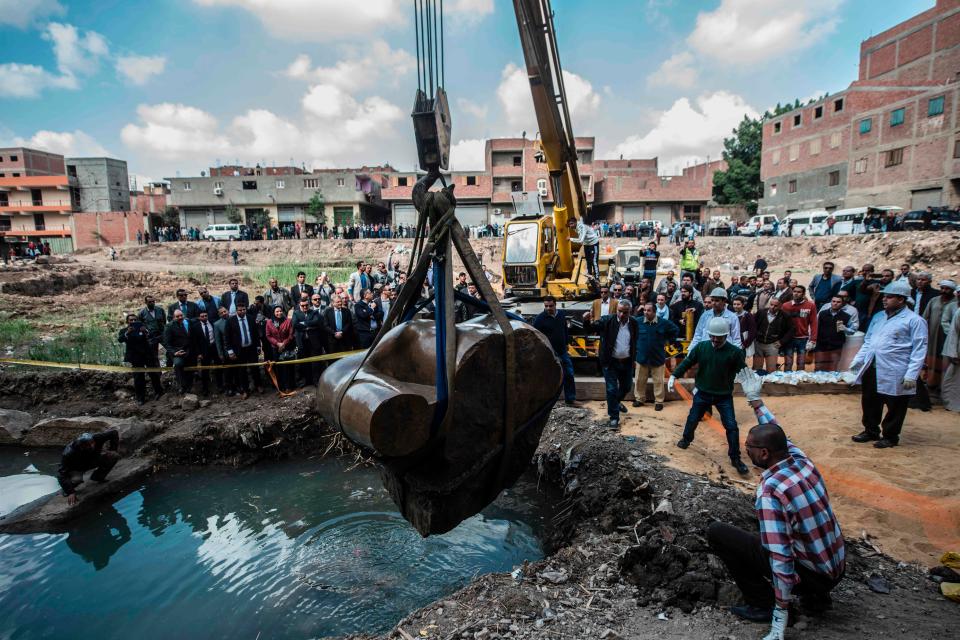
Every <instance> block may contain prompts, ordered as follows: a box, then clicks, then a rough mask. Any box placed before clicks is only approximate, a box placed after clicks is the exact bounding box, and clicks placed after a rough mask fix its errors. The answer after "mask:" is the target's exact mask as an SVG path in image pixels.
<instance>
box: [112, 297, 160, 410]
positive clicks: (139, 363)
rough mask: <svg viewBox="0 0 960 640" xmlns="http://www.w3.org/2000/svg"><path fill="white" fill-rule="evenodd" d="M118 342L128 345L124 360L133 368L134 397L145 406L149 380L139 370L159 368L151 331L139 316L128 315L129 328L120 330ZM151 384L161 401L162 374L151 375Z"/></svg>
mask: <svg viewBox="0 0 960 640" xmlns="http://www.w3.org/2000/svg"><path fill="white" fill-rule="evenodd" d="M117 340H118V341H119V342H121V343H123V344H124V345H126V352H125V353H124V356H123V359H124V361H126V362H129V363H130V364H131V365H132V366H133V369H134V373H133V390H134V396H135V397H136V398H137V404H143V403H144V402H146V401H147V397H146V396H147V380H146V378H145V376H144V374H143V372H142V371H141V372H140V373H137V370H138V369H144V368H146V367H154V366H157V365H155V364H154V360H156V357H157V356H156V347H155V346H153V345H151V344H150V330H149V329H147V327H146V326H145V325H144V324H143V323H142V322H140V320H139V319H138V318H137V316H135V315H134V314H132V313H128V314H127V326H126V327H124V328H123V329H120V334H119V335H118V336H117ZM150 383H151V384H152V385H153V392H154V394H155V395H156V397H157V399H159V398H160V396H162V395H163V387H162V386H161V384H160V374H159V373H155V372H154V373H151V374H150Z"/></svg>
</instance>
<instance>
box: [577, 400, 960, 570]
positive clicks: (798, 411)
mask: <svg viewBox="0 0 960 640" xmlns="http://www.w3.org/2000/svg"><path fill="white" fill-rule="evenodd" d="M764 401H765V402H766V404H767V405H768V406H769V407H770V409H771V411H773V413H774V415H775V416H776V417H777V420H778V422H779V423H780V424H781V425H782V426H783V427H784V428H785V430H786V432H787V435H788V436H789V437H790V439H791V440H792V441H793V442H794V444H796V445H797V446H798V447H800V448H801V449H803V451H804V452H805V453H806V454H807V455H808V456H810V458H811V460H813V461H814V464H816V465H817V467H818V468H819V469H820V470H821V472H822V473H823V474H824V476H825V478H826V481H827V488H828V490H829V491H830V495H831V499H832V503H833V505H834V508H835V509H836V512H837V516H838V517H839V518H840V524H841V527H842V528H843V530H844V534H845V535H846V536H847V537H854V538H861V537H864V533H865V534H866V536H867V537H868V538H869V539H870V541H871V542H872V543H873V544H875V545H877V546H878V547H879V548H880V549H882V550H883V551H884V553H887V554H889V555H890V556H892V557H894V558H897V559H898V560H902V561H905V562H917V563H920V564H923V565H927V566H935V565H936V564H937V561H938V559H939V558H940V556H941V555H942V554H943V552H944V551H949V550H958V549H960V497H958V496H957V491H956V487H957V486H960V464H958V458H957V456H958V451H960V417H958V416H957V414H955V413H950V412H948V411H945V410H944V409H943V408H942V407H935V408H934V409H933V410H932V411H930V412H927V413H924V412H921V411H917V410H910V412H909V413H908V415H907V420H906V423H905V425H904V430H903V436H902V439H901V445H900V446H899V447H895V448H893V449H885V450H878V449H874V448H873V447H872V446H870V445H869V444H857V443H854V442H852V441H851V440H850V436H851V435H853V434H855V433H858V432H859V431H860V430H861V426H860V415H861V413H860V396H859V394H852V395H831V396H815V395H812V396H784V397H770V398H765V400H764ZM590 404H591V409H592V410H593V411H594V412H595V414H596V415H597V416H598V419H600V418H602V417H603V416H605V409H604V406H603V404H602V403H590ZM688 408H689V405H688V404H687V403H685V402H669V403H667V404H666V405H665V406H664V410H663V411H662V412H655V411H654V410H653V406H652V405H650V404H648V405H646V406H645V407H642V408H633V407H629V409H630V412H629V413H628V414H627V417H626V419H625V420H624V421H623V422H622V423H621V425H622V427H621V431H622V434H623V435H624V436H634V437H637V438H639V439H643V440H645V441H646V442H648V443H649V446H650V447H651V449H652V450H653V451H655V452H656V453H658V454H660V455H662V456H663V457H664V459H665V461H666V463H667V464H668V465H670V466H671V467H673V468H675V469H679V470H681V471H684V472H686V473H691V474H694V475H697V476H701V477H705V478H709V479H710V480H715V481H720V482H725V483H728V484H732V485H733V486H736V487H737V488H738V489H740V490H741V491H743V492H744V493H745V494H749V495H753V491H754V490H755V488H756V483H757V481H758V479H759V475H760V470H759V469H752V471H751V475H750V477H749V478H747V479H745V480H746V481H744V479H741V477H740V476H739V474H737V473H736V472H735V471H734V470H733V469H732V467H731V466H730V463H729V461H728V459H727V456H726V440H725V436H724V432H723V429H722V427H721V426H720V425H719V423H717V422H715V421H712V422H704V423H701V424H700V426H699V427H698V429H697V438H696V440H695V441H694V443H693V444H692V445H691V446H690V448H689V449H687V450H686V451H683V450H681V449H678V448H677V447H676V442H677V440H678V439H679V437H680V433H681V431H682V429H683V424H684V422H685V421H686V417H687V411H688ZM736 410H737V418H738V423H739V424H740V437H741V442H742V440H743V439H745V438H746V434H747V430H748V429H749V427H750V426H752V425H753V424H756V421H755V420H754V417H753V412H752V410H751V409H750V408H749V407H748V406H746V403H745V402H743V401H742V399H738V402H737V405H736ZM744 459H745V460H746V453H744Z"/></svg>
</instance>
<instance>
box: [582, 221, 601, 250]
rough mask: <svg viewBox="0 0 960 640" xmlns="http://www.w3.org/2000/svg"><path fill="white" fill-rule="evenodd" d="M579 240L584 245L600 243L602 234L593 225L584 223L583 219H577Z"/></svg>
mask: <svg viewBox="0 0 960 640" xmlns="http://www.w3.org/2000/svg"><path fill="white" fill-rule="evenodd" d="M577 241H578V242H579V243H580V244H583V245H594V244H600V236H598V235H597V232H596V231H594V230H593V227H591V226H589V225H586V224H584V223H583V220H577Z"/></svg>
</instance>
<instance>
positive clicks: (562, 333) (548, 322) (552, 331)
mask: <svg viewBox="0 0 960 640" xmlns="http://www.w3.org/2000/svg"><path fill="white" fill-rule="evenodd" d="M533 328H534V329H536V330H537V331H539V332H540V333H542V334H543V335H545V336H547V340H549V341H550V346H551V347H553V352H554V353H555V354H556V355H557V356H562V355H565V354H566V353H567V342H568V341H569V339H568V337H567V314H566V313H564V311H563V309H557V315H556V316H551V315H550V314H549V313H547V312H546V311H541V312H540V314H539V315H538V316H537V317H536V318H534V319H533Z"/></svg>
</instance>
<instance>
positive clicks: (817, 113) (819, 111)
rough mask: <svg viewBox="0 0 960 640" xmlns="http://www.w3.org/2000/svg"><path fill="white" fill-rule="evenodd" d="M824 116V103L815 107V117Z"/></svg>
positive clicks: (816, 118)
mask: <svg viewBox="0 0 960 640" xmlns="http://www.w3.org/2000/svg"><path fill="white" fill-rule="evenodd" d="M822 117H823V105H820V106H819V107H815V108H814V109H813V119H814V120H819V119H820V118H822Z"/></svg>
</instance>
